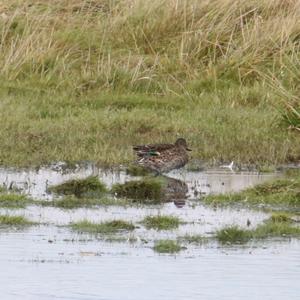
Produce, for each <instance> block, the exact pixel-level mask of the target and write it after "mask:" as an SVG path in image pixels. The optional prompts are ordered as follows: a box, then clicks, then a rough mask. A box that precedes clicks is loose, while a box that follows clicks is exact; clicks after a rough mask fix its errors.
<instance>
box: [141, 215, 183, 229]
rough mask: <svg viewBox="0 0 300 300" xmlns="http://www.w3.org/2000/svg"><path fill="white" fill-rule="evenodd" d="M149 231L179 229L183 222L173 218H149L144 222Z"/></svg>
mask: <svg viewBox="0 0 300 300" xmlns="http://www.w3.org/2000/svg"><path fill="white" fill-rule="evenodd" d="M142 223H143V224H144V226H145V227H146V228H147V229H156V230H172V229H176V228H178V227H179V225H180V224H181V221H180V219H179V218H178V217H173V216H160V215H159V216H147V217H145V219H144V220H143V221H142Z"/></svg>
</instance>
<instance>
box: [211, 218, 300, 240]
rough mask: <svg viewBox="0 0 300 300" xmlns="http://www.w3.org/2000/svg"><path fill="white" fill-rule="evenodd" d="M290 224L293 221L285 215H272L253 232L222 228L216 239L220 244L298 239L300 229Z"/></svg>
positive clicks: (238, 228) (228, 227) (237, 227)
mask: <svg viewBox="0 0 300 300" xmlns="http://www.w3.org/2000/svg"><path fill="white" fill-rule="evenodd" d="M292 223H293V220H292V219H291V218H290V217H288V216H287V215H286V214H273V215H272V216H271V217H270V218H269V219H268V220H266V221H265V222H264V223H262V224H260V225H258V226H257V227H256V228H255V229H253V230H245V229H242V228H240V227H239V226H236V225H232V226H227V227H224V228H222V229H221V230H219V231H217V233H216V238H217V240H218V241H219V242H220V243H222V244H244V243H247V242H248V241H250V240H255V239H256V240H257V239H266V238H274V237H296V238H300V227H299V226H295V225H293V224H292Z"/></svg>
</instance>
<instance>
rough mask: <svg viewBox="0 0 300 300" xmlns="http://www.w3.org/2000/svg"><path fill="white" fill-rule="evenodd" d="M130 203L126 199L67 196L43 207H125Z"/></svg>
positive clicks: (43, 204) (46, 203)
mask: <svg viewBox="0 0 300 300" xmlns="http://www.w3.org/2000/svg"><path fill="white" fill-rule="evenodd" d="M127 204H128V201H126V200H124V199H120V200H119V199H118V200H115V199H113V198H108V197H104V198H100V199H96V198H77V197H73V196H66V197H64V198H62V199H57V200H53V201H51V202H44V203H42V206H54V207H58V208H62V209H76V208H80V207H95V206H110V205H116V206H124V205H127Z"/></svg>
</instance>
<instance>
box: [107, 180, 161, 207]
mask: <svg viewBox="0 0 300 300" xmlns="http://www.w3.org/2000/svg"><path fill="white" fill-rule="evenodd" d="M164 186H165V180H164V178H162V177H145V178H143V179H142V180H133V181H128V182H125V183H124V184H115V185H114V186H113V187H112V190H111V192H112V193H114V194H116V195H117V197H125V198H129V199H133V200H135V202H140V203H161V202H162V201H163V197H164Z"/></svg>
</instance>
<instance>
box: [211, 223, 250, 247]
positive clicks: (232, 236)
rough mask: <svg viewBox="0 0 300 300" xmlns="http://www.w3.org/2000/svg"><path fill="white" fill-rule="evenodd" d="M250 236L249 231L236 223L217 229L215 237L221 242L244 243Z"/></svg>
mask: <svg viewBox="0 0 300 300" xmlns="http://www.w3.org/2000/svg"><path fill="white" fill-rule="evenodd" d="M251 237H252V234H251V231H249V230H244V229H241V228H239V227H238V226H236V225H233V226H228V227H225V228H222V229H221V230H219V231H217V233H216V238H217V240H218V241H219V242H221V243H222V244H244V243H246V242H248V241H249V240H250V239H251Z"/></svg>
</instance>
